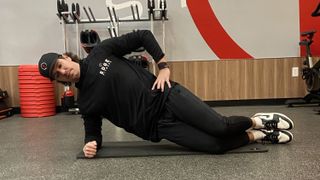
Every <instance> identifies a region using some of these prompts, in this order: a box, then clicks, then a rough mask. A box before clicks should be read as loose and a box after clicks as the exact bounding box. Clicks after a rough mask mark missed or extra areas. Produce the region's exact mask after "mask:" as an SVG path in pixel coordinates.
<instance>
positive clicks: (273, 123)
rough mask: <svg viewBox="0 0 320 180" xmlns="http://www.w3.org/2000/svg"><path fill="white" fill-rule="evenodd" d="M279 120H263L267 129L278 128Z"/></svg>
mask: <svg viewBox="0 0 320 180" xmlns="http://www.w3.org/2000/svg"><path fill="white" fill-rule="evenodd" d="M278 123H279V122H278V121H277V120H269V121H263V124H264V127H265V128H266V129H268V130H269V129H277V128H278Z"/></svg>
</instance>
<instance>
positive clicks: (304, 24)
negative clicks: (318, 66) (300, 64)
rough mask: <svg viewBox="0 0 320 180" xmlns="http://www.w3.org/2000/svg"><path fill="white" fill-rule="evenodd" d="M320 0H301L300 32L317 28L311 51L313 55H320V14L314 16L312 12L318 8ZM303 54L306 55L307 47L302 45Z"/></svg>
mask: <svg viewBox="0 0 320 180" xmlns="http://www.w3.org/2000/svg"><path fill="white" fill-rule="evenodd" d="M318 3H319V0H300V1H299V5H300V32H304V31H310V30H312V29H314V30H316V31H317V33H316V34H315V36H314V38H313V40H314V42H313V44H312V45H311V53H312V55H313V56H320V16H319V17H312V16H311V14H312V12H313V11H314V10H315V9H316V7H317V5H318ZM300 50H301V55H302V56H304V55H305V48H303V47H301V48H300Z"/></svg>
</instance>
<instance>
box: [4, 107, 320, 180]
mask: <svg viewBox="0 0 320 180" xmlns="http://www.w3.org/2000/svg"><path fill="white" fill-rule="evenodd" d="M313 108H314V107H294V108H287V107H285V106H238V107H217V108H214V109H215V110H217V111H218V112H220V113H222V114H224V115H245V116H251V115H253V114H254V113H255V112H274V111H277V112H282V113H285V114H287V115H288V116H289V117H291V118H292V119H293V120H294V122H295V128H294V129H293V130H292V132H293V134H294V140H293V141H292V142H291V143H290V144H287V145H267V146H268V148H269V152H267V153H252V154H225V155H188V156H167V157H166V156H158V157H134V158H110V159H91V160H77V159H76V154H77V153H79V152H80V151H81V149H82V146H83V126H82V120H81V118H80V115H70V114H65V113H60V114H57V115H55V116H51V117H45V118H21V117H20V115H14V116H13V117H10V118H7V119H4V120H0V145H1V148H0V179H28V180H29V179H68V180H69V179H77V180H78V179H115V180H119V179H148V180H150V179H165V180H169V179H192V180H196V179H201V180H202V179H228V180H230V179H237V180H238V179H320V150H319V149H320V140H319V139H320V115H317V114H316V113H315V112H314V111H313ZM103 135H104V140H109V141H128V140H140V139H139V138H137V137H135V136H133V135H130V134H127V133H126V132H124V131H122V130H121V129H119V128H116V127H114V126H113V125H112V124H110V123H109V122H107V121H104V124H103Z"/></svg>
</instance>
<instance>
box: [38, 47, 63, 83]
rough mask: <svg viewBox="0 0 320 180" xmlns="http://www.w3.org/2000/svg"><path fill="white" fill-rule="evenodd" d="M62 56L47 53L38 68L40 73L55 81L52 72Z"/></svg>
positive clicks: (42, 57)
mask: <svg viewBox="0 0 320 180" xmlns="http://www.w3.org/2000/svg"><path fill="white" fill-rule="evenodd" d="M61 56H62V55H61V54H57V53H46V54H44V55H42V56H41V58H40V60H39V63H38V68H39V72H40V74H41V75H42V76H44V77H47V78H50V79H51V80H54V76H53V74H52V70H53V67H54V65H55V64H56V62H57V60H58V59H59V58H60V57H61Z"/></svg>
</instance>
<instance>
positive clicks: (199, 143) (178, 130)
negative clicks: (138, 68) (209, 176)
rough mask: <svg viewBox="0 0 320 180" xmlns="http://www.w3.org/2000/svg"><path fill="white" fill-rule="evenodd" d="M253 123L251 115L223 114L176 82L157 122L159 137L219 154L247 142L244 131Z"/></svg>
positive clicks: (194, 148)
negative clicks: (227, 115) (228, 115)
mask: <svg viewBox="0 0 320 180" xmlns="http://www.w3.org/2000/svg"><path fill="white" fill-rule="evenodd" d="M251 126H252V122H251V119H250V118H248V117H243V116H230V117H225V116H222V115H220V114H218V113H217V112H216V111H214V110H213V109H212V108H210V107H209V106H208V105H207V104H205V103H204V102H203V101H202V100H200V99H199V98H198V97H196V96H195V95H193V94H192V93H191V92H190V91H189V90H187V89H186V88H184V87H182V86H181V85H176V86H174V87H172V89H171V92H170V94H169V96H168V100H167V102H166V109H165V112H164V113H163V117H162V118H161V120H160V121H159V122H158V136H159V138H160V139H167V140H169V141H171V142H174V143H176V144H179V145H181V146H185V147H188V148H190V149H193V150H197V151H204V152H208V153H216V154H219V153H224V152H226V151H228V150H231V149H234V148H237V147H240V146H243V145H245V144H248V143H249V138H248V135H247V133H246V132H245V131H246V130H247V129H249V128H250V127H251Z"/></svg>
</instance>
